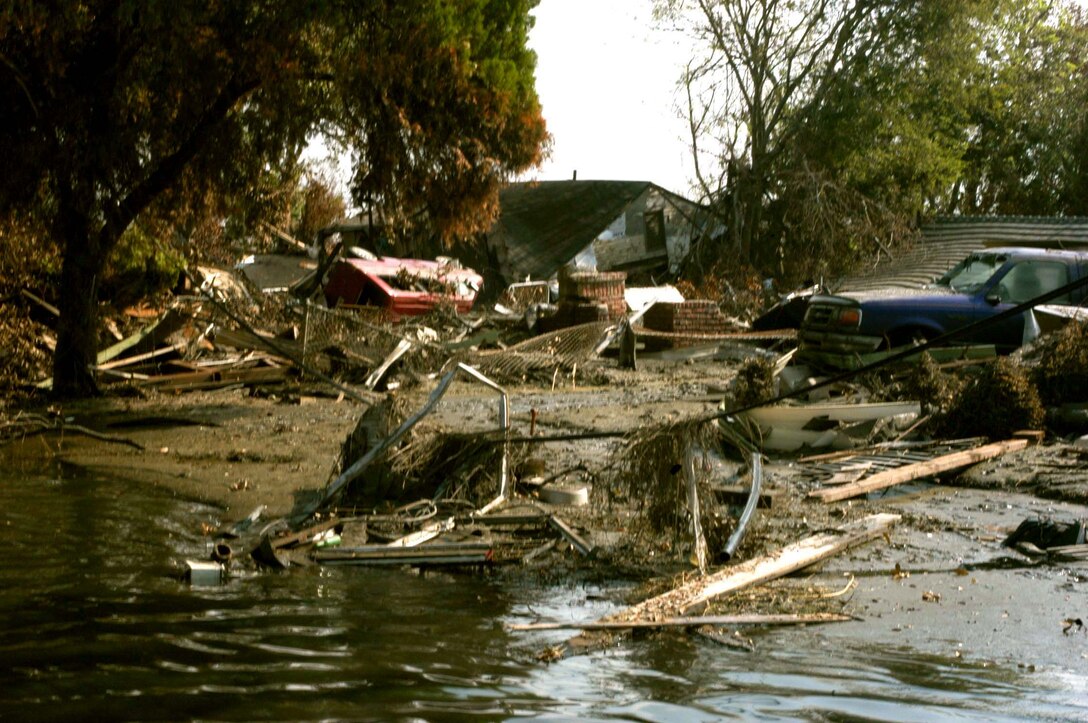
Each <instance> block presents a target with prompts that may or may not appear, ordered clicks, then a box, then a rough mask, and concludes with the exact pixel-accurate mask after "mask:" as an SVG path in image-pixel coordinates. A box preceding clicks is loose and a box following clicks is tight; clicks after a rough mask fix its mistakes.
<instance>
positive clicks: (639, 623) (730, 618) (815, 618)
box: [507, 613, 856, 630]
mask: <svg viewBox="0 0 1088 723" xmlns="http://www.w3.org/2000/svg"><path fill="white" fill-rule="evenodd" d="M855 619H856V618H853V617H851V616H849V615H843V614H842V613H809V614H783V615H760V614H755V613H753V614H749V615H702V616H691V617H679V618H662V619H660V620H627V621H615V622H604V621H597V622H591V623H527V624H521V625H508V626H507V629H508V630H633V629H647V628H687V627H692V626H695V625H805V624H808V623H844V622H847V621H849V620H855Z"/></svg>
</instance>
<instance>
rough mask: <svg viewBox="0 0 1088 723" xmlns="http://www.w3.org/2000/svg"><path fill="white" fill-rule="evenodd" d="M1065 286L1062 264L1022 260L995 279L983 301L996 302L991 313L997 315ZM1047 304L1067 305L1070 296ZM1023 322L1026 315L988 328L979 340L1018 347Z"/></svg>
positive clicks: (1066, 279) (1066, 270) (1065, 270)
mask: <svg viewBox="0 0 1088 723" xmlns="http://www.w3.org/2000/svg"><path fill="white" fill-rule="evenodd" d="M1068 283H1069V267H1068V266H1067V265H1066V264H1065V263H1062V262H1061V261H1045V260H1035V259H1024V260H1022V261H1016V262H1013V263H1012V264H1010V265H1009V267H1008V269H1007V270H1006V271H1005V272H1004V273H1003V274H1000V275H995V276H994V279H993V284H992V286H991V287H990V289H989V290H988V291H987V292H986V299H987V302H988V303H992V301H993V300H995V299H996V301H997V304H996V306H995V307H994V310H993V313H995V314H998V313H1000V312H1002V311H1005V310H1006V309H1009V308H1011V307H1013V306H1016V305H1017V304H1022V303H1024V302H1026V301H1031V300H1032V299H1034V298H1036V297H1037V296H1039V295H1040V294H1045V293H1047V292H1048V291H1053V290H1054V289H1057V288H1058V287H1060V286H1064V285H1066V284H1068ZM1047 303H1050V304H1068V303H1069V295H1068V294H1066V295H1064V296H1062V297H1059V298H1057V299H1054V300H1052V301H1049V302H1047ZM1025 318H1026V315H1025V314H1019V315H1017V316H1014V317H1011V318H1008V319H1005V320H1003V321H1000V322H998V323H997V324H994V325H993V326H990V327H987V328H985V329H983V330H982V332H980V336H984V337H986V339H979V341H983V342H984V343H991V344H997V345H998V346H999V347H1004V348H1006V349H1007V348H1008V347H1010V346H1012V347H1013V348H1015V347H1017V346H1020V344H1021V343H1022V341H1023V336H1024V321H1025Z"/></svg>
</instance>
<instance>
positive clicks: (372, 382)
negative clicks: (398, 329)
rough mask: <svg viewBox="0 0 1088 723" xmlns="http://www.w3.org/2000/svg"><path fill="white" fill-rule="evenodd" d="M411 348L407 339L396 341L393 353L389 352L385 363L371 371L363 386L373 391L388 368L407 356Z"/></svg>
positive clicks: (410, 343)
mask: <svg viewBox="0 0 1088 723" xmlns="http://www.w3.org/2000/svg"><path fill="white" fill-rule="evenodd" d="M411 348H412V342H410V341H408V340H407V339H401V340H400V341H398V342H397V345H396V346H395V347H393V351H391V352H389V356H387V357H386V358H385V361H383V362H382V363H381V365H380V366H379V367H378V368H377V369H375V370H374V371H372V372H371V373H370V375H369V376H368V377H367V378H366V381H364V382H363V386H364V387H366V388H367V389H369V390H371V391H373V390H374V388H375V387H377V386H378V382H380V381H381V380H382V377H384V376H385V373H386V372H387V371H389V367H391V366H393V365H394V364H396V363H397V360H399V359H400V358H401V357H402V356H404V355H405V354H407V353H408V351H409V350H410V349H411Z"/></svg>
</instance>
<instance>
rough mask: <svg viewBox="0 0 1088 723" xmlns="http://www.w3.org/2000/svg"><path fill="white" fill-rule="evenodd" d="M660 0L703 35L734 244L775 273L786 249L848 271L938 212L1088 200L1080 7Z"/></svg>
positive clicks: (1086, 79)
mask: <svg viewBox="0 0 1088 723" xmlns="http://www.w3.org/2000/svg"><path fill="white" fill-rule="evenodd" d="M660 6H661V7H662V9H663V11H664V12H665V14H666V17H670V18H673V19H674V20H683V21H685V22H687V23H688V27H689V31H690V32H692V33H694V34H695V35H696V36H697V37H699V38H701V39H702V40H703V43H702V44H701V45H702V47H703V49H704V50H705V52H704V54H703V55H700V56H698V57H697V58H696V59H694V60H693V61H692V63H691V65H690V66H689V71H688V73H687V75H686V77H685V78H684V79H683V84H684V86H685V88H686V89H687V92H688V99H689V102H688V113H687V116H688V124H689V128H690V131H691V141H692V147H693V150H694V152H695V153H696V164H697V169H698V175H699V178H698V180H699V183H700V185H701V187H702V190H703V194H704V197H705V200H707V201H708V202H709V203H710V204H712V207H714V208H715V209H717V211H718V213H719V215H720V216H721V218H722V221H723V225H724V226H725V227H726V228H728V229H729V231H730V233H729V236H728V239H727V242H728V243H729V245H730V246H731V251H734V252H736V253H738V255H739V258H741V259H742V260H743V261H745V262H747V263H750V264H752V265H754V266H756V267H758V268H761V269H762V270H763V271H764V272H769V273H774V272H776V271H777V272H778V273H782V272H783V270H784V269H783V266H784V264H782V262H783V261H784V260H785V259H787V258H788V259H789V261H790V263H789V264H786V265H785V266H790V267H792V271H793V274H792V276H793V277H794V278H793V279H792V280H799V279H800V278H804V277H805V276H809V277H813V276H815V275H816V274H828V273H837V272H841V271H842V270H843V268H845V267H848V266H849V265H850V264H851V263H852V262H854V261H857V260H859V259H860V258H862V257H863V256H864V255H865V254H866V253H868V252H870V251H872V250H877V251H878V252H883V251H887V250H889V249H890V248H891V247H894V245H895V244H896V243H898V242H900V241H903V240H907V239H909V238H910V237H911V235H912V231H911V229H912V227H913V226H915V225H916V222H917V219H919V218H922V217H924V216H926V215H929V214H933V213H941V212H943V213H953V212H971V213H1025V214H1050V213H1059V214H1060V213H1066V214H1068V213H1083V210H1078V209H1084V208H1085V207H1086V204H1088V201H1085V200H1084V199H1085V195H1084V193H1083V189H1085V188H1086V187H1088V179H1086V178H1085V162H1084V160H1083V159H1084V157H1085V156H1084V153H1083V149H1084V148H1085V145H1084V144H1085V142H1086V139H1088V128H1086V126H1088V122H1086V120H1085V116H1084V113H1083V110H1082V109H1083V104H1084V100H1085V99H1086V98H1088V89H1086V86H1088V74H1086V73H1085V69H1086V68H1088V62H1086V53H1088V50H1086V48H1088V42H1085V41H1086V40H1088V33H1086V29H1085V24H1084V21H1083V15H1082V14H1080V13H1078V12H1075V11H1073V10H1069V9H1064V10H1063V9H1061V8H1060V7H1059V6H1058V5H1057V4H1056V3H1055V2H1052V1H1051V0H965V1H964V2H959V3H933V2H926V1H925V0H908V1H906V2H894V3H893V2H883V1H882V0H847V1H844V2H829V1H825V0H803V1H792V2H791V1H788V0H660ZM1078 149H1080V150H1079V152H1078ZM776 265H777V266H778V268H777V269H776V268H774V267H775V266H776ZM785 270H787V271H788V270H791V269H788V268H787V269H785Z"/></svg>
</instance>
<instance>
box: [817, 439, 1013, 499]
mask: <svg viewBox="0 0 1088 723" xmlns="http://www.w3.org/2000/svg"><path fill="white" fill-rule="evenodd" d="M1026 446H1028V441H1027V440H1026V439H1007V440H1005V441H1004V442H994V443H993V444H984V445H982V446H981V447H975V448H974V449H967V450H963V451H962V452H953V453H952V454H946V455H942V456H940V457H935V458H933V459H931V460H927V461H925V462H916V463H914V464H908V465H906V466H903V467H897V468H895V469H889V470H885V471H884V472H878V473H877V474H874V475H872V476H870V477H866V478H865V479H863V480H859V481H857V482H853V483H850V484H846V485H843V486H841V487H835V488H827V489H819V490H813V491H812V492H809V493H808V496H809V497H812V498H815V499H819V500H822V501H823V502H837V501H839V500H845V499H849V498H851V497H857V496H859V495H863V494H866V493H868V492H872V491H874V490H880V489H884V488H886V487H892V486H894V485H897V484H902V483H904V482H910V481H912V480H916V479H922V478H923V477H932V476H933V475H937V474H941V473H943V472H951V471H953V470H958V469H963V468H964V467H969V466H971V465H973V464H977V463H979V462H982V461H984V460H987V459H992V458H994V457H1000V456H1001V455H1003V454H1007V453H1008V452H1015V451H1016V450H1018V449H1023V448H1024V447H1026Z"/></svg>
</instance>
